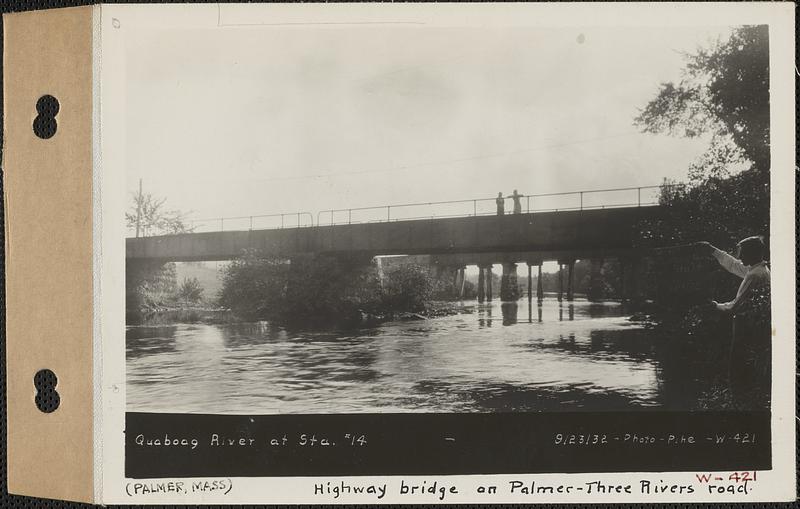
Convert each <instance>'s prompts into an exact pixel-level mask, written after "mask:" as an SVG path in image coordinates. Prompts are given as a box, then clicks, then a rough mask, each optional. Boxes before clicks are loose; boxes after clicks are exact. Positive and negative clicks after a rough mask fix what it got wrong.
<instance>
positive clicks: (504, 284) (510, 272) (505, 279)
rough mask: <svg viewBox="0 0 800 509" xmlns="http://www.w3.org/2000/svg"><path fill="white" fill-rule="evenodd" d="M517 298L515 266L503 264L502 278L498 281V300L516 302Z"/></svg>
mask: <svg viewBox="0 0 800 509" xmlns="http://www.w3.org/2000/svg"><path fill="white" fill-rule="evenodd" d="M518 298H519V282H518V281H517V264H516V263H504V264H503V276H502V277H501V279H500V300H502V301H507V302H508V301H516V300H517V299H518Z"/></svg>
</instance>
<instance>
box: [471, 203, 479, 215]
mask: <svg viewBox="0 0 800 509" xmlns="http://www.w3.org/2000/svg"><path fill="white" fill-rule="evenodd" d="M472 215H473V216H475V217H478V200H472Z"/></svg>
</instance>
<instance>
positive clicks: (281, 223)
mask: <svg viewBox="0 0 800 509" xmlns="http://www.w3.org/2000/svg"><path fill="white" fill-rule="evenodd" d="M281 229H283V214H281Z"/></svg>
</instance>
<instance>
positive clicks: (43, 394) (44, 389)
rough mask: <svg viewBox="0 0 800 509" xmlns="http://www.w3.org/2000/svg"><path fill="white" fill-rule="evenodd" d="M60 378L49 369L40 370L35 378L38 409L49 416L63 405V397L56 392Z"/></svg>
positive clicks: (34, 384)
mask: <svg viewBox="0 0 800 509" xmlns="http://www.w3.org/2000/svg"><path fill="white" fill-rule="evenodd" d="M56 384H58V377H56V374H55V373H53V372H52V371H50V370H49V369H40V370H39V371H37V372H36V374H35V375H34V376H33V386H34V387H36V398H35V401H36V408H38V409H39V410H41V411H42V412H44V413H46V414H49V413H50V412H53V411H55V409H57V408H58V405H59V404H61V396H59V395H58V391H57V390H56Z"/></svg>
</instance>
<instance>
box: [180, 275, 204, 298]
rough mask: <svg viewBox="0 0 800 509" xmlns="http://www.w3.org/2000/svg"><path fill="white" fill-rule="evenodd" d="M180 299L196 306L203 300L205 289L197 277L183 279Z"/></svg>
mask: <svg viewBox="0 0 800 509" xmlns="http://www.w3.org/2000/svg"><path fill="white" fill-rule="evenodd" d="M178 298H179V299H181V300H182V301H184V302H186V303H189V304H196V303H198V302H200V301H201V300H202V298H203V287H202V286H201V285H200V281H199V280H198V279H197V278H196V277H191V278H183V282H182V283H181V284H180V286H179V287H178Z"/></svg>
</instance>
